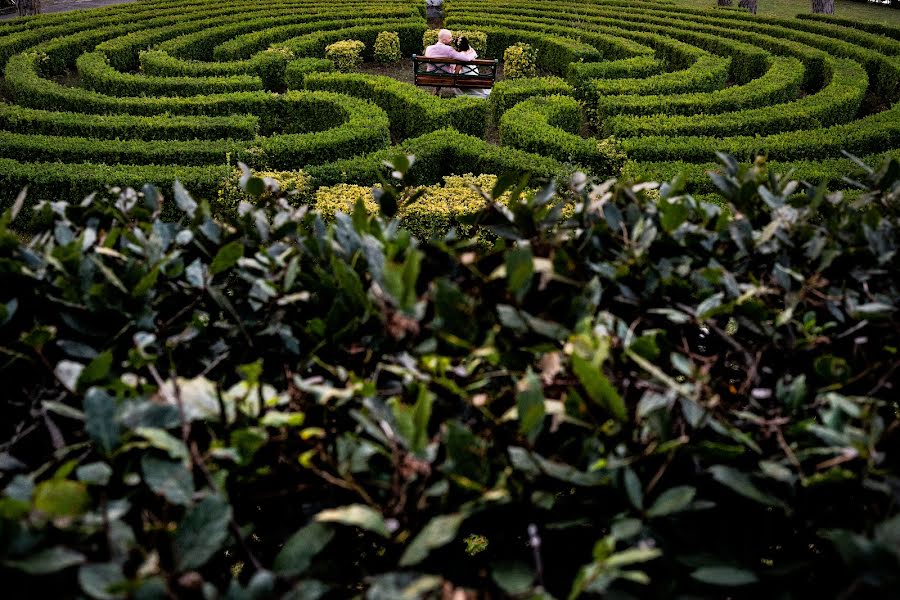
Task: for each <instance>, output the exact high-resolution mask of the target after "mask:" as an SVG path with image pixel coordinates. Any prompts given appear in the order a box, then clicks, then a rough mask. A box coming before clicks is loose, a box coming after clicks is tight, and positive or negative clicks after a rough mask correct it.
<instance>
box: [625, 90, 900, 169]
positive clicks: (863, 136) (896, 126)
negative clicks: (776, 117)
mask: <svg viewBox="0 0 900 600" xmlns="http://www.w3.org/2000/svg"><path fill="white" fill-rule="evenodd" d="M621 147H622V149H623V150H624V151H625V152H626V153H627V155H628V156H629V158H632V159H634V160H637V161H663V160H683V161H698V162H702V161H710V160H713V159H714V158H715V152H727V153H729V154H732V155H734V156H738V157H742V158H751V157H752V156H754V155H755V154H757V153H760V152H762V153H765V154H768V155H769V157H770V158H773V159H775V160H792V159H801V158H802V159H806V160H815V159H817V158H823V157H831V156H840V154H841V152H842V151H847V152H852V153H853V154H856V155H858V156H862V155H866V154H872V153H875V152H879V151H881V150H883V149H884V148H900V104H898V105H895V106H894V108H892V109H891V110H887V111H884V112H881V113H876V114H874V115H869V116H867V117H864V118H862V119H858V120H856V121H852V122H850V123H844V124H841V125H833V126H831V127H824V128H821V129H807V130H802V131H788V132H784V133H775V134H771V135H766V136H752V135H745V136H728V137H703V136H642V137H635V138H628V139H625V140H622V141H621Z"/></svg>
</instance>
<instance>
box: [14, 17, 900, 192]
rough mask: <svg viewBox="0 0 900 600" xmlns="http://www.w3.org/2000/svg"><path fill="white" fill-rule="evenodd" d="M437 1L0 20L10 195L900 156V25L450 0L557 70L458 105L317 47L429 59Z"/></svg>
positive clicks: (699, 181) (698, 182)
mask: <svg viewBox="0 0 900 600" xmlns="http://www.w3.org/2000/svg"><path fill="white" fill-rule="evenodd" d="M424 13H425V3H424V2H409V1H406V0H370V1H367V2H362V1H360V0H333V1H331V2H322V1H320V0H274V1H272V2H267V3H265V5H257V4H248V5H233V4H230V5H227V6H225V5H222V4H220V3H217V2H213V1H212V0H188V1H186V2H185V1H181V0H179V1H178V2H174V1H168V0H161V1H154V2H139V3H135V4H128V5H121V6H117V7H111V8H103V9H96V10H89V11H79V12H76V13H64V14H54V15H44V16H39V17H33V18H25V19H17V20H12V21H6V22H3V23H0V68H2V73H3V79H2V89H0V91H2V99H3V102H2V103H0V182H2V184H3V186H4V195H3V197H2V198H0V204H2V205H6V204H8V203H9V202H10V201H11V200H12V197H13V195H14V193H15V190H16V189H18V188H19V187H21V186H24V185H29V186H30V188H31V197H32V199H43V198H47V199H77V198H80V197H81V196H83V195H84V194H86V193H88V192H90V191H92V190H95V189H98V188H101V187H103V185H105V184H116V185H131V186H139V185H141V184H143V183H144V182H152V183H155V184H157V185H167V184H170V183H171V182H172V181H174V180H175V179H180V180H181V181H182V183H184V184H185V186H186V187H188V189H193V190H196V191H197V192H198V193H199V194H201V195H206V196H207V197H210V198H215V197H217V194H218V191H219V190H220V189H221V186H222V184H223V181H226V180H228V179H229V178H230V177H231V176H232V173H233V170H234V165H235V164H236V162H237V161H243V162H245V163H247V164H248V165H250V166H251V167H253V168H255V169H258V170H263V171H267V172H280V171H294V172H296V171H297V170H299V169H302V170H303V171H304V176H305V177H308V178H309V181H310V182H311V189H316V188H318V187H322V186H331V185H337V184H345V183H351V184H353V183H363V184H368V183H371V182H372V181H373V179H374V178H375V175H376V174H377V172H378V171H379V170H381V169H383V168H384V167H383V165H382V161H384V160H385V159H387V158H389V157H390V156H391V155H392V154H394V153H396V152H397V151H399V150H402V151H404V152H407V153H414V154H416V156H417V162H416V164H415V166H414V167H413V171H412V173H411V175H412V176H413V177H414V178H415V179H416V180H418V181H419V182H420V183H422V184H434V183H438V182H440V181H441V179H442V178H443V177H445V176H447V175H451V174H454V173H459V174H462V173H475V174H478V173H499V172H502V171H506V170H512V169H527V170H530V171H532V172H534V173H535V174H537V175H541V176H554V175H565V174H566V173H568V172H571V171H572V170H573V169H575V168H581V169H586V170H588V171H591V172H593V173H594V174H596V175H599V176H608V175H618V174H623V175H625V176H628V177H640V178H649V179H657V180H658V179H661V178H662V179H666V178H670V177H672V176H674V175H675V174H676V173H677V172H679V171H686V172H687V173H688V175H689V178H690V179H691V180H692V181H693V185H695V186H696V187H695V188H694V189H695V191H697V192H699V193H703V192H704V191H706V190H707V189H708V188H706V187H704V186H709V185H711V183H710V182H709V180H708V179H706V178H705V177H702V176H701V174H702V172H703V171H704V170H706V169H709V168H711V164H710V163H711V161H713V160H715V155H714V153H715V151H725V152H729V153H731V154H734V155H736V156H737V157H738V158H742V159H745V158H748V157H750V156H752V155H753V154H754V153H756V152H760V151H761V152H765V153H767V154H768V156H769V159H770V160H771V161H773V163H777V164H779V165H782V166H784V167H787V166H791V167H794V168H796V170H797V172H796V174H797V176H799V177H801V178H805V179H808V180H811V181H831V182H834V181H837V180H839V178H840V176H841V175H843V174H844V173H846V172H847V171H848V170H851V163H850V159H848V158H846V157H845V156H844V155H843V154H842V152H843V151H847V152H851V153H853V154H855V155H857V156H860V157H863V158H864V159H865V160H868V161H870V162H877V161H878V160H879V159H880V158H882V157H884V156H885V155H888V154H890V155H900V104H898V103H897V100H898V98H900V28H896V27H889V26H884V25H876V24H867V23H855V22H850V21H846V20H841V19H838V18H832V17H822V16H816V15H800V18H798V19H778V18H763V17H757V16H753V15H750V14H747V13H746V12H744V11H740V10H732V9H718V10H710V11H702V10H694V9H687V8H681V7H679V6H678V5H677V4H673V3H666V2H662V1H651V2H634V1H631V0H629V1H628V2H624V1H619V0H605V1H602V2H596V1H594V2H581V1H578V0H565V1H560V2H553V3H547V2H542V1H538V0H477V1H476V0H452V3H450V4H449V5H448V6H446V10H445V20H446V25H447V26H448V27H450V28H452V29H454V30H475V31H481V32H484V33H485V34H486V35H487V51H486V52H485V53H484V54H485V55H486V56H490V57H502V56H503V52H504V50H505V49H506V48H507V47H508V46H510V45H512V44H514V43H517V42H525V43H527V44H529V45H531V46H532V47H533V48H535V49H536V50H537V60H538V67H539V68H540V69H541V71H542V73H544V76H543V77H537V78H531V79H518V80H506V81H501V82H499V83H498V84H497V86H496V87H495V89H494V90H493V93H492V94H491V97H490V99H489V100H488V101H484V100H482V99H479V98H473V97H460V98H452V99H442V98H438V97H436V96H434V95H432V94H431V93H430V92H429V91H427V90H423V89H416V88H415V87H413V86H411V85H409V84H406V83H401V82H399V81H396V80H393V79H390V78H388V77H384V76H374V75H364V74H358V73H353V74H341V73H336V72H333V71H332V70H331V69H330V63H328V62H327V61H324V60H323V59H322V57H323V56H324V48H325V46H327V45H328V44H330V43H333V42H335V41H338V40H343V39H358V40H361V41H363V42H364V43H365V44H366V52H365V55H364V56H365V58H366V59H367V60H371V58H372V56H371V53H372V50H373V47H374V41H375V39H376V37H377V36H378V34H379V33H381V32H384V31H391V32H396V33H398V35H399V39H400V46H401V51H402V53H403V54H404V55H409V54H412V53H414V52H418V51H421V48H422V37H423V34H424V32H425V30H426V28H427V27H426V21H425V14H424ZM585 119H586V122H587V124H588V126H587V127H585ZM492 124H493V125H495V126H496V128H497V131H498V132H499V141H500V143H499V145H498V144H493V143H489V142H487V141H485V138H486V137H491V136H488V131H489V130H490V128H491V127H492V126H493V125H492ZM585 131H590V134H586V133H585Z"/></svg>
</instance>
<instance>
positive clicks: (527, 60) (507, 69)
mask: <svg viewBox="0 0 900 600" xmlns="http://www.w3.org/2000/svg"><path fill="white" fill-rule="evenodd" d="M503 69H504V70H503V73H504V75H505V76H506V78H507V79H521V78H524V77H534V76H535V75H537V50H535V49H534V48H532V47H531V46H529V45H528V44H523V43H522V42H519V43H518V44H513V45H512V46H510V47H509V48H507V49H506V51H505V52H504V53H503Z"/></svg>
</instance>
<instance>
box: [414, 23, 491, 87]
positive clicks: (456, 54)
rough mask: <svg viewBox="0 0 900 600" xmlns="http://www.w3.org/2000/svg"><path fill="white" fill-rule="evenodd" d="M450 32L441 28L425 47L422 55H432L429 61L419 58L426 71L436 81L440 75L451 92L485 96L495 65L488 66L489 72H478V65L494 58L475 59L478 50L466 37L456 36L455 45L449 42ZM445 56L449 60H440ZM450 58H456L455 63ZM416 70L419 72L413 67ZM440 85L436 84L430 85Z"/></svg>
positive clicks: (451, 40) (451, 38)
mask: <svg viewBox="0 0 900 600" xmlns="http://www.w3.org/2000/svg"><path fill="white" fill-rule="evenodd" d="M452 42H453V34H452V33H451V32H450V30H448V29H441V30H440V31H439V32H438V41H437V43H436V44H432V45H431V46H428V47H427V48H425V58H426V59H435V60H434V61H433V62H429V61H427V60H425V61H422V62H423V63H424V64H425V67H426V72H427V73H429V74H431V75H432V76H434V77H435V81H436V82H437V83H440V82H441V81H440V80H442V79H444V80H445V81H444V83H446V84H450V85H447V87H451V86H452V87H453V92H454V93H455V94H456V95H457V96H459V95H465V96H475V97H479V98H486V97H487V96H488V94H490V92H491V90H490V88H491V86H492V85H493V80H494V78H495V76H496V75H495V73H496V70H495V69H489V71H491V72H490V73H481V72H480V71H479V70H478V65H479V64H482V63H487V64H488V65H490V62H494V61H490V62H489V61H479V60H476V59H477V58H478V53H477V52H476V51H475V49H474V48H472V47H471V45H470V44H469V40H468V39H467V38H465V37H460V38H459V39H458V40H457V42H456V47H455V48H454V47H453V46H452ZM442 59H449V60H446V62H445V60H442ZM454 61H460V63H456V62H454ZM416 74H417V75H418V74H419V71H418V69H417V72H416ZM442 75H449V76H450V77H449V78H443V77H441V76H442ZM417 84H419V85H432V84H428V83H420V82H419V81H417ZM434 87H437V88H438V91H440V88H441V87H442V86H440V85H434Z"/></svg>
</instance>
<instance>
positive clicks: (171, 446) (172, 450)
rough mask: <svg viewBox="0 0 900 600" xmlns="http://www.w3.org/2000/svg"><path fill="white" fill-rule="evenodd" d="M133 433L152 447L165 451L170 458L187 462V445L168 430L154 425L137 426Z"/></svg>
mask: <svg viewBox="0 0 900 600" xmlns="http://www.w3.org/2000/svg"><path fill="white" fill-rule="evenodd" d="M134 433H135V434H137V435H139V436H141V437H142V438H144V439H145V440H147V441H148V442H149V443H150V445H151V446H153V447H154V448H158V449H159V450H163V451H165V452H166V453H167V454H168V455H169V456H170V457H171V458H174V459H175V460H180V461H182V462H183V463H187V462H189V459H190V456H189V454H188V449H187V446H185V445H184V442H182V441H181V440H179V439H178V438H177V437H175V436H174V435H172V434H171V433H169V432H168V431H166V430H164V429H157V428H156V427H137V428H135V430H134Z"/></svg>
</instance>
